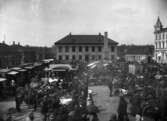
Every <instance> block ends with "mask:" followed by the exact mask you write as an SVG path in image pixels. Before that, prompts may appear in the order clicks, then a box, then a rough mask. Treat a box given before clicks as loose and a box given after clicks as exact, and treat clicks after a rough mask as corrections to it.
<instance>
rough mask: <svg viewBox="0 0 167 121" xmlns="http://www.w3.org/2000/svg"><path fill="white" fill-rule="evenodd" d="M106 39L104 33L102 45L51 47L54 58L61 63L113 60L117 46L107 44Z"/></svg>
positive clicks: (60, 45) (82, 44)
mask: <svg viewBox="0 0 167 121" xmlns="http://www.w3.org/2000/svg"><path fill="white" fill-rule="evenodd" d="M70 36H73V35H70ZM83 36H84V35H83ZM97 36H101V35H97ZM106 38H107V32H105V36H104V40H103V43H95V44H93V43H75V44H72V43H70V44H57V45H55V46H53V49H54V52H55V58H56V59H57V60H62V61H88V62H90V61H95V60H103V59H108V60H115V59H116V57H117V46H116V45H117V44H113V45H112V44H109V42H108V39H106Z"/></svg>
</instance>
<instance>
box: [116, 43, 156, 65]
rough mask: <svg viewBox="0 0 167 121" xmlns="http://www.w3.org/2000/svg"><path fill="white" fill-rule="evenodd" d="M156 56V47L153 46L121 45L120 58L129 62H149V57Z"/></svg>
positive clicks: (119, 49)
mask: <svg viewBox="0 0 167 121" xmlns="http://www.w3.org/2000/svg"><path fill="white" fill-rule="evenodd" d="M153 55H154V46H152V45H121V46H119V47H118V57H119V58H123V59H125V61H127V62H139V63H140V62H142V61H147V62H148V61H149V60H148V59H149V57H150V59H151V57H153Z"/></svg>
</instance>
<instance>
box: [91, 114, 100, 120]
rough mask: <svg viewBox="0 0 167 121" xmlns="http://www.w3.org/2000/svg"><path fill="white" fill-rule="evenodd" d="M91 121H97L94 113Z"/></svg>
mask: <svg viewBox="0 0 167 121" xmlns="http://www.w3.org/2000/svg"><path fill="white" fill-rule="evenodd" d="M92 121H99V119H98V116H97V114H96V113H94V114H93V118H92Z"/></svg>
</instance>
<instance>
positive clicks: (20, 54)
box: [0, 41, 53, 68]
mask: <svg viewBox="0 0 167 121" xmlns="http://www.w3.org/2000/svg"><path fill="white" fill-rule="evenodd" d="M51 50H52V48H49V47H33V46H22V45H20V43H18V44H16V43H15V42H13V44H12V45H7V44H6V43H5V42H4V41H3V42H2V43H0V68H7V67H13V66H18V65H20V64H23V63H34V62H38V61H41V60H43V59H48V58H52V57H53V54H52V51H51Z"/></svg>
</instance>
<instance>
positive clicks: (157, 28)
mask: <svg viewBox="0 0 167 121" xmlns="http://www.w3.org/2000/svg"><path fill="white" fill-rule="evenodd" d="M162 28H163V25H162V22H161V20H160V17H159V16H158V19H157V22H156V24H155V25H154V29H155V31H160V30H161V29H162Z"/></svg>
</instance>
